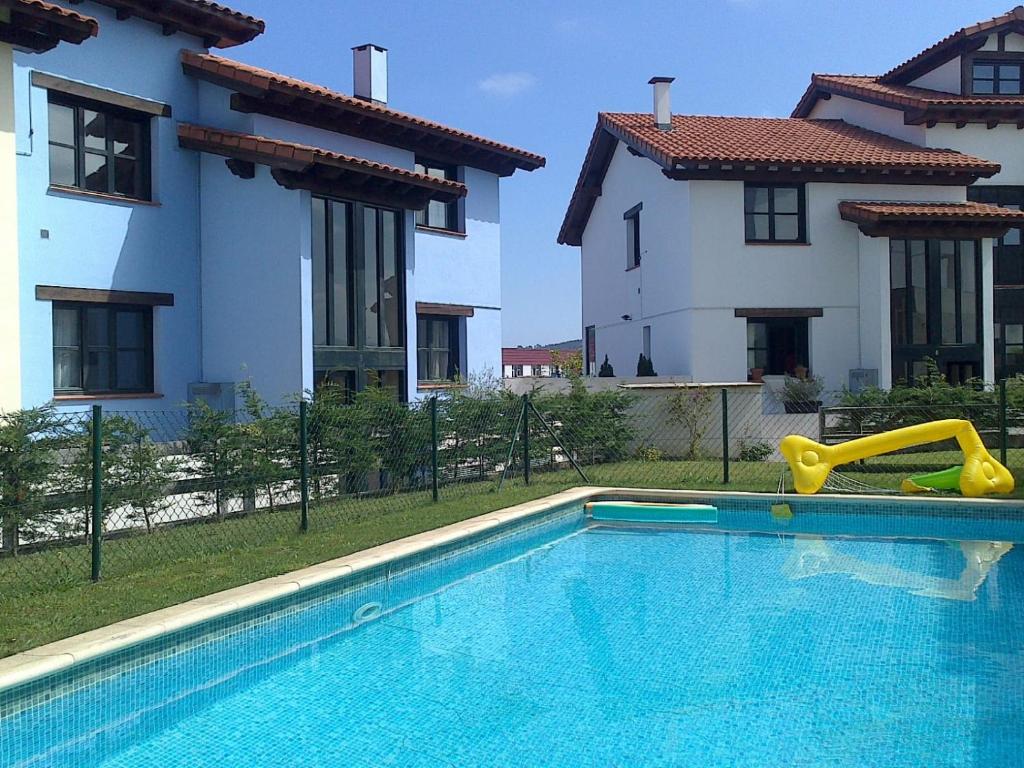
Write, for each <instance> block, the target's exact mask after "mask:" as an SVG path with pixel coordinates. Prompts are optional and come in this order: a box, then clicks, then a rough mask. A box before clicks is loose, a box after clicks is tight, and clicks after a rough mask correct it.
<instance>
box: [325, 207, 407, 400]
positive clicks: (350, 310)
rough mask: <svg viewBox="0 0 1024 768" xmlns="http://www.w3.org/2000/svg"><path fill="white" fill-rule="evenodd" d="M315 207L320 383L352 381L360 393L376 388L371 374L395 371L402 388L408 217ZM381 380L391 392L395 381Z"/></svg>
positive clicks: (388, 212) (367, 209) (382, 211)
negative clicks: (404, 236)
mask: <svg viewBox="0 0 1024 768" xmlns="http://www.w3.org/2000/svg"><path fill="white" fill-rule="evenodd" d="M311 207H312V225H313V230H312V231H313V237H312V256H313V259H312V261H313V265H312V266H313V291H312V293H313V367H314V370H315V371H318V372H320V373H319V378H318V379H317V380H318V381H326V380H334V379H328V376H333V377H335V378H337V377H338V376H344V377H348V376H350V375H351V380H350V382H349V383H350V386H351V387H352V389H354V390H356V391H358V390H361V389H364V388H366V387H367V386H369V385H370V377H371V374H372V372H378V373H379V372H382V371H394V372H396V373H400V374H402V377H401V380H402V381H404V380H405V379H404V374H405V367H406V354H405V341H406V332H405V330H406V329H405V317H406V315H405V260H404V252H403V247H402V244H403V239H402V234H403V227H402V213H401V212H400V211H395V210H391V209H387V208H380V207H377V206H372V205H367V204H365V203H360V202H354V201H342V200H328V199H326V198H321V197H314V198H313V200H312V206H311ZM373 375H377V374H373ZM377 378H378V379H380V380H381V381H384V382H386V383H387V384H388V386H391V385H392V384H393V383H394V381H395V377H394V376H391V375H390V374H388V375H387V376H381V375H377ZM346 380H348V379H346Z"/></svg>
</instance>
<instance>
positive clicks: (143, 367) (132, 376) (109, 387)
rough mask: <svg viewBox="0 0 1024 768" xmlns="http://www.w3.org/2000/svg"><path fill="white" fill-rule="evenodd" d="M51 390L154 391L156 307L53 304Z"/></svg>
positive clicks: (98, 392)
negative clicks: (154, 322) (154, 319)
mask: <svg viewBox="0 0 1024 768" xmlns="http://www.w3.org/2000/svg"><path fill="white" fill-rule="evenodd" d="M53 389H54V392H55V393H57V394H104V393H115V392H150V391H152V389H153V308H152V307H149V306H135V305H132V304H92V303H77V302H64V301H60V302H57V301H55V302H54V303H53Z"/></svg>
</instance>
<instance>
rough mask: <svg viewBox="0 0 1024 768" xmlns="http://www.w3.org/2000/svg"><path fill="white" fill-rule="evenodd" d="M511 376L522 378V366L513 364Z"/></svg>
mask: <svg viewBox="0 0 1024 768" xmlns="http://www.w3.org/2000/svg"><path fill="white" fill-rule="evenodd" d="M512 378H513V379H521V378H523V366H522V365H513V366H512Z"/></svg>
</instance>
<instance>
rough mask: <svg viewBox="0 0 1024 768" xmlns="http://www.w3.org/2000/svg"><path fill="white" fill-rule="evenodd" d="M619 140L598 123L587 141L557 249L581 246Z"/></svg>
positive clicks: (559, 232) (559, 233)
mask: <svg viewBox="0 0 1024 768" xmlns="http://www.w3.org/2000/svg"><path fill="white" fill-rule="evenodd" d="M618 142H619V139H618V137H616V136H614V135H612V133H611V132H610V131H608V130H607V129H606V128H605V127H604V126H602V125H601V121H600V120H598V122H597V127H596V128H595V129H594V135H593V136H591V138H590V146H589V147H587V155H586V158H585V159H584V161H583V168H582V169H581V170H580V176H579V179H578V180H577V181H576V188H575V189H574V190H573V193H572V198H571V199H570V200H569V207H568V209H567V210H566V212H565V218H564V219H563V220H562V227H561V229H559V231H558V242H559V244H560V245H583V230H584V229H586V227H587V221H589V219H590V213H591V211H593V210H594V203H595V202H597V198H599V197H600V196H601V183H602V182H603V181H604V175H605V173H607V171H608V165H609V163H611V161H612V155H614V154H615V147H616V145H617V144H618Z"/></svg>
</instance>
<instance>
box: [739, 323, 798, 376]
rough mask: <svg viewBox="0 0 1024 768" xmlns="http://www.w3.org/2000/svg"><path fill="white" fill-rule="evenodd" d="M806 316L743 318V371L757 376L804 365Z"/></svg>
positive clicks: (793, 371)
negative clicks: (744, 346)
mask: <svg viewBox="0 0 1024 768" xmlns="http://www.w3.org/2000/svg"><path fill="white" fill-rule="evenodd" d="M809 363H810V355H809V351H808V344H807V318H806V317H765V318H750V319H748V320H747V369H748V370H747V375H748V377H749V378H750V379H751V380H755V381H756V380H759V377H760V376H761V375H764V374H768V375H776V376H777V375H781V374H789V375H790V376H792V375H794V374H795V373H796V369H797V368H798V367H803V368H808V367H809Z"/></svg>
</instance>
